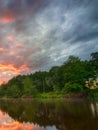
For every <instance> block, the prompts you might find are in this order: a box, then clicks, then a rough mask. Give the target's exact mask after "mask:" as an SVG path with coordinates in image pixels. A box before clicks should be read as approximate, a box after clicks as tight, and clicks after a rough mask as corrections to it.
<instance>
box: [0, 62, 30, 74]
mask: <svg viewBox="0 0 98 130" xmlns="http://www.w3.org/2000/svg"><path fill="white" fill-rule="evenodd" d="M29 70H30V69H29V67H28V66H27V65H21V66H20V67H15V66H14V65H13V64H0V71H1V72H9V73H11V74H21V73H22V71H29Z"/></svg>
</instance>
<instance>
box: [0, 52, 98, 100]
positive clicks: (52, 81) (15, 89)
mask: <svg viewBox="0 0 98 130" xmlns="http://www.w3.org/2000/svg"><path fill="white" fill-rule="evenodd" d="M97 78H98V52H94V53H91V55H90V59H89V60H81V59H80V58H79V57H76V56H69V58H68V59H67V60H66V61H65V62H64V64H63V65H61V66H54V67H52V68H51V69H50V70H49V71H48V72H47V71H43V72H42V71H39V72H35V73H34V74H30V75H18V76H17V77H14V78H13V79H11V80H10V81H9V82H8V83H7V84H2V85H1V86H0V97H1V98H2V97H3V98H20V97H23V98H25V97H40V96H42V95H45V94H50V95H56V94H57V95H60V94H61V95H63V96H64V95H66V94H70V93H75V94H77V93H82V94H85V95H86V94H88V93H91V91H93V90H90V89H89V88H90V87H91V86H94V85H95V83H94V84H93V82H92V85H91V84H90V83H89V81H90V80H94V81H95V80H96V79H97ZM97 85H98V83H97V81H96V85H95V89H94V91H95V90H96V95H98V92H97V91H98V90H97V87H96V86H97ZM54 97H55V96H54Z"/></svg>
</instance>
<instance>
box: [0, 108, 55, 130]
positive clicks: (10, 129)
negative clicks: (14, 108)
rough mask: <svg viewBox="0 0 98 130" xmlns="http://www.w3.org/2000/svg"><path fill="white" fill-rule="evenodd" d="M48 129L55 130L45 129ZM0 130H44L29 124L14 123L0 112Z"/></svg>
mask: <svg viewBox="0 0 98 130" xmlns="http://www.w3.org/2000/svg"><path fill="white" fill-rule="evenodd" d="M50 129H53V130H56V128H55V127H52V128H51V127H47V128H46V130H50ZM0 130H44V128H42V127H39V126H38V125H34V124H31V123H24V122H23V123H20V122H19V121H15V120H14V119H12V118H11V117H10V116H9V115H8V114H7V113H5V112H3V111H1V110H0Z"/></svg>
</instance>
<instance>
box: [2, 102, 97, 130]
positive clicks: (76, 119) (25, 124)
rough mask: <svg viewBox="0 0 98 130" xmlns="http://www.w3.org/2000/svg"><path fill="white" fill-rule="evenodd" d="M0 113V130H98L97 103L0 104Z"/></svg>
mask: <svg viewBox="0 0 98 130" xmlns="http://www.w3.org/2000/svg"><path fill="white" fill-rule="evenodd" d="M0 109H1V111H0V130H84V129H85V130H92V129H93V130H97V129H98V104H97V102H94V103H93V102H68V101H67V102H66V101H64V100H52V101H50V100H41V101H24V100H21V101H19V100H9V101H6V100H5V101H3V100H1V101H0ZM7 113H8V114H7ZM92 113H93V115H92Z"/></svg>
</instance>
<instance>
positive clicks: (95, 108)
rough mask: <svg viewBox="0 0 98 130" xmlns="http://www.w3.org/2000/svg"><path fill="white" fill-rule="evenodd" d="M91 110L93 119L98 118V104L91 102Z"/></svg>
mask: <svg viewBox="0 0 98 130" xmlns="http://www.w3.org/2000/svg"><path fill="white" fill-rule="evenodd" d="M90 108H91V111H92V115H93V117H98V102H95V101H94V102H91V104H90Z"/></svg>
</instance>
